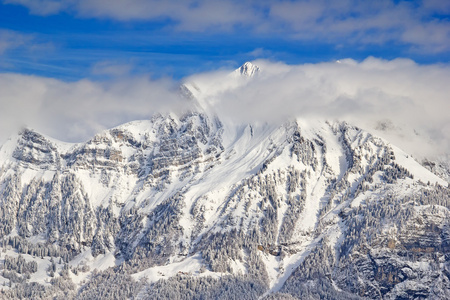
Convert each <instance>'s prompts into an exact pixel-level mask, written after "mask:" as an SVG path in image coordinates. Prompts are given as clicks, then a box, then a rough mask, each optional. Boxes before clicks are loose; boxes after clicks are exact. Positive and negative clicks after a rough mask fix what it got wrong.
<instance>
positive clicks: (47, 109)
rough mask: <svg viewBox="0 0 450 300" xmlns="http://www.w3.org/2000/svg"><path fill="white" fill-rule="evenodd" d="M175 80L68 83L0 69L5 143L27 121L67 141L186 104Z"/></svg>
mask: <svg viewBox="0 0 450 300" xmlns="http://www.w3.org/2000/svg"><path fill="white" fill-rule="evenodd" d="M177 88H178V87H177V86H174V82H173V81H172V80H170V79H159V80H151V79H149V78H147V77H139V78H122V79H121V80H117V81H113V80H112V81H109V82H93V81H90V80H80V81H78V82H64V81H60V80H56V79H50V78H44V77H37V76H27V75H19V74H8V73H6V74H5V73H4V74H0V107H1V108H2V109H1V110H0V128H1V131H0V142H2V141H4V140H5V138H7V137H8V136H9V135H11V134H13V133H14V132H15V131H17V130H19V129H20V128H22V127H24V126H27V127H31V128H33V129H35V130H37V131H39V132H41V133H44V134H46V135H49V136H51V137H54V138H57V139H60V140H62V141H66V142H81V141H84V140H87V139H89V138H90V137H92V136H93V135H94V134H96V133H98V132H99V131H101V130H103V129H106V128H111V127H114V126H117V125H120V124H122V123H125V122H128V121H132V120H138V119H148V118H149V117H150V116H151V115H152V114H154V113H156V112H161V113H164V112H168V111H173V110H178V109H183V106H184V103H185V101H182V100H181V99H180V98H179V96H178V94H177Z"/></svg>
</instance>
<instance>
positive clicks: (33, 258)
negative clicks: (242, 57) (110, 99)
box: [0, 63, 450, 299]
mask: <svg viewBox="0 0 450 300" xmlns="http://www.w3.org/2000/svg"><path fill="white" fill-rule="evenodd" d="M259 72H261V71H260V70H259V68H258V67H256V66H254V65H251V64H250V63H247V64H245V65H243V66H242V67H241V68H239V69H238V70H236V71H235V72H234V73H233V74H231V75H228V76H227V78H226V80H224V82H226V83H224V82H222V83H221V84H219V83H215V84H213V86H211V85H208V84H207V82H195V83H194V82H189V83H185V84H184V85H183V86H182V88H181V92H182V93H181V94H182V95H184V96H185V97H186V101H192V103H193V107H195V109H193V110H192V111H190V112H186V113H183V114H180V115H176V114H165V115H162V114H158V115H155V116H153V118H152V119H150V120H145V121H135V122H131V123H127V124H124V125H121V126H118V127H116V128H113V129H110V130H106V131H104V132H101V133H99V134H97V135H96V136H94V137H93V138H92V139H90V140H89V141H87V142H84V143H79V144H67V143H62V142H59V141H56V140H54V139H52V138H49V137H46V136H44V135H42V134H39V133H37V132H35V131H33V130H31V129H24V130H22V131H21V132H20V133H18V134H17V135H16V136H13V137H11V138H10V139H9V140H8V141H7V142H6V143H4V144H3V145H2V146H1V148H0V202H1V205H0V219H1V222H0V237H1V240H0V246H1V248H2V253H1V258H0V262H1V265H2V266H3V271H2V273H1V275H0V286H1V287H0V290H1V292H0V295H1V297H3V298H33V299H40V298H42V299H48V298H53V297H55V298H62V297H64V298H75V299H99V298H102V299H108V298H114V299H127V298H130V299H229V298H238V299H360V298H375V299H379V298H385V299H391V298H392V299H417V298H430V299H444V298H450V281H449V280H450V264H449V261H450V256H449V250H450V227H449V225H450V224H449V220H450V218H449V217H450V211H449V209H450V197H449V195H450V191H449V187H448V182H446V181H445V180H444V179H442V178H441V177H438V176H437V175H435V174H433V173H432V172H430V170H428V169H427V168H426V167H424V166H422V165H421V164H419V163H418V162H416V161H415V160H414V158H413V157H411V156H410V155H408V154H407V153H405V152H403V151H402V150H401V149H399V148H397V147H395V146H394V145H391V144H390V143H389V142H387V141H386V140H383V139H381V138H378V137H376V136H373V135H372V134H370V133H368V132H365V131H364V130H362V129H360V128H357V127H355V126H352V125H351V124H348V123H345V122H338V121H333V122H331V121H321V120H311V119H308V120H302V119H292V120H286V121H285V122H284V123H283V124H275V123H255V124H235V123H231V122H228V121H227V120H221V119H220V118H219V116H217V115H216V114H214V113H213V111H212V110H211V107H212V106H213V104H214V99H216V97H218V95H220V91H223V90H226V89H229V88H232V87H234V86H237V85H240V84H245V82H244V81H245V80H251V78H252V76H254V75H255V74H258V73H259ZM236 74H238V75H236ZM243 82H244V83H243Z"/></svg>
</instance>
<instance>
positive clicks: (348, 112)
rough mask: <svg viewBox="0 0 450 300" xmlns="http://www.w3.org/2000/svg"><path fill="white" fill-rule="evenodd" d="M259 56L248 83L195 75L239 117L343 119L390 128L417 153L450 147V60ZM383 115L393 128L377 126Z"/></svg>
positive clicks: (227, 112)
mask: <svg viewBox="0 0 450 300" xmlns="http://www.w3.org/2000/svg"><path fill="white" fill-rule="evenodd" d="M255 64H256V65H258V66H260V68H261V69H262V72H261V74H260V75H259V76H256V77H255V78H253V79H251V80H249V81H245V82H243V83H241V84H236V82H235V79H234V78H232V77H230V78H228V79H227V80H228V82H227V81H224V80H223V78H220V79H215V78H216V76H215V74H214V73H206V74H202V75H196V76H192V77H191V78H189V79H188V80H187V81H192V82H197V83H198V86H199V87H200V89H204V90H206V96H205V101H209V102H210V103H214V106H215V109H216V111H217V112H218V113H219V114H221V115H222V116H223V117H226V118H231V119H232V120H233V121H234V122H250V123H251V122H256V121H267V122H278V123H280V122H283V121H284V120H286V119H289V118H292V117H300V118H322V119H328V120H333V119H338V120H343V121H348V122H350V123H353V124H356V125H358V126H360V127H363V128H365V129H368V130H371V131H372V132H374V133H375V134H377V135H381V136H384V137H386V138H387V139H388V140H391V141H392V142H393V143H394V144H396V145H398V146H400V147H402V148H404V149H406V150H407V151H409V152H410V153H413V154H415V155H417V156H423V155H437V154H442V153H450V134H449V128H450V119H449V117H448V111H449V110H450V101H449V100H448V95H450V85H448V83H447V81H448V78H450V67H449V66H448V65H418V64H416V63H414V62H413V61H411V60H408V59H396V60H392V61H386V60H381V59H376V58H368V59H366V60H364V61H362V62H356V61H354V60H351V59H344V60H341V61H339V62H328V63H319V64H305V65H296V66H290V65H285V64H282V63H272V62H268V61H263V60H260V61H256V62H255ZM217 80H219V81H218V82H217ZM211 81H213V82H211ZM210 85H216V86H220V87H221V88H220V90H219V92H218V93H212V92H211V91H210V92H208V90H207V89H206V88H204V87H206V86H210ZM227 85H228V88H227ZM382 122H388V123H391V124H392V126H391V127H392V128H391V129H390V130H388V131H380V130H375V129H376V128H380V126H379V125H380V123H382ZM416 133H418V134H419V136H417V134H416Z"/></svg>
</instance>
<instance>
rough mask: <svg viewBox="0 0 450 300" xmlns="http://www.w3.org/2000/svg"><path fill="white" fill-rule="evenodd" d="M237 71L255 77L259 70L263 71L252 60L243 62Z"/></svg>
mask: <svg viewBox="0 0 450 300" xmlns="http://www.w3.org/2000/svg"><path fill="white" fill-rule="evenodd" d="M235 72H236V73H239V74H241V75H243V76H248V77H253V76H255V75H256V74H258V73H259V72H261V69H260V68H259V67H258V66H255V65H254V64H252V63H251V62H246V63H245V64H243V65H242V66H241V67H240V68H239V69H237V70H236V71H235Z"/></svg>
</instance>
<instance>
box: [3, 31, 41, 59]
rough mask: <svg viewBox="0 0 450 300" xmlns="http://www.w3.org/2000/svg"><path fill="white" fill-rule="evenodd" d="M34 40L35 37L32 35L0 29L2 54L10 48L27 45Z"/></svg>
mask: <svg viewBox="0 0 450 300" xmlns="http://www.w3.org/2000/svg"><path fill="white" fill-rule="evenodd" d="M32 40H33V37H32V36H31V35H26V34H21V33H18V32H15V31H11V30H2V29H0V55H1V54H3V53H4V52H6V51H8V50H12V49H16V48H19V47H22V46H24V45H27V44H29V43H30V42H31V41H32Z"/></svg>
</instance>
